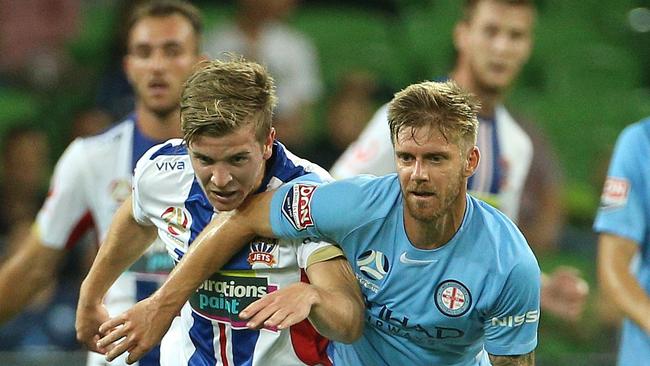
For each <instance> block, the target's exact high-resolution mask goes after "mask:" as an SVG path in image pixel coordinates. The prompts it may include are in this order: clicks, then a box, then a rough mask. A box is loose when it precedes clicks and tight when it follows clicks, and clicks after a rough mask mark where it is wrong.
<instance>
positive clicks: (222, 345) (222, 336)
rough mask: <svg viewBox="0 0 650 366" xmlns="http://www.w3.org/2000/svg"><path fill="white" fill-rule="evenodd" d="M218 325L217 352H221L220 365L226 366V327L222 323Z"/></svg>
mask: <svg viewBox="0 0 650 366" xmlns="http://www.w3.org/2000/svg"><path fill="white" fill-rule="evenodd" d="M218 324H219V351H220V352H221V363H222V364H223V366H228V351H227V347H226V346H227V344H226V342H228V339H227V338H226V325H225V324H223V323H218Z"/></svg>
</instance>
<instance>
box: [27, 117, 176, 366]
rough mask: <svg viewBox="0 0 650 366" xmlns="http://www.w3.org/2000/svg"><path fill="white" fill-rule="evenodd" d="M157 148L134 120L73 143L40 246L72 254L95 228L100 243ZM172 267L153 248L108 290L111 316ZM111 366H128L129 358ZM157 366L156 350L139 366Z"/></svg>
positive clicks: (60, 167) (95, 360)
mask: <svg viewBox="0 0 650 366" xmlns="http://www.w3.org/2000/svg"><path fill="white" fill-rule="evenodd" d="M158 143H160V141H155V140H152V139H150V138H148V137H147V136H145V135H143V134H142V132H141V131H140V130H139V128H138V123H137V117H136V115H135V114H132V115H130V116H129V117H128V118H126V119H125V120H124V121H122V122H121V123H119V124H117V125H115V126H113V127H111V128H110V129H108V130H106V131H105V132H103V133H101V134H99V135H97V136H92V137H84V138H77V139H75V140H74V141H73V142H72V143H71V144H70V145H69V146H68V147H67V148H66V150H65V152H64V153H63V155H62V156H61V158H60V159H59V161H58V162H57V164H56V168H55V170H54V174H53V175H52V179H51V183H50V188H49V193H48V196H47V199H46V200H45V203H44V205H43V207H42V208H41V210H40V211H39V213H38V216H37V217H36V225H35V230H37V233H38V236H39V238H40V240H41V242H42V243H43V244H44V245H46V246H47V247H50V248H54V249H58V250H65V249H69V248H71V247H73V246H74V245H76V244H78V243H79V239H80V238H81V237H82V236H83V235H84V234H85V233H87V231H88V230H89V229H92V228H94V229H95V230H96V233H97V239H98V242H99V243H101V242H102V241H103V240H104V239H105V238H106V233H107V232H108V228H109V227H110V223H111V221H112V220H113V215H114V214H115V212H116V211H117V209H118V208H119V207H120V205H121V204H122V202H124V200H125V199H126V198H127V197H128V196H129V194H130V193H131V178H132V174H133V168H134V167H135V162H136V161H137V160H138V159H139V158H140V156H142V154H143V153H144V152H145V151H147V150H148V149H149V148H151V147H152V146H154V145H155V144H158ZM172 266H173V262H172V261H171V260H169V258H168V257H167V255H166V253H165V248H164V245H162V243H160V242H156V243H154V244H153V245H151V247H150V249H149V250H148V251H147V253H146V254H145V255H144V256H143V257H142V258H141V259H140V260H139V261H138V262H136V263H135V264H134V265H133V266H132V267H131V268H130V270H128V271H126V272H125V273H123V274H122V275H120V277H119V278H118V279H117V280H116V282H115V283H114V284H113V286H111V288H110V289H109V291H108V293H107V294H106V297H105V298H104V303H105V305H106V308H107V310H108V312H109V314H110V315H111V316H117V315H119V314H120V313H122V312H124V311H126V310H127V309H129V308H130V307H131V306H133V304H135V303H136V301H138V300H141V299H144V298H146V297H148V296H149V295H150V294H151V293H152V292H153V291H154V290H155V289H156V288H157V287H158V285H159V284H160V283H162V282H164V280H165V278H166V276H167V273H169V271H170V270H171V268H172ZM87 364H88V366H102V365H107V362H106V358H105V357H104V355H100V354H98V353H93V352H90V353H89V354H88V362H87ZM108 364H109V365H113V366H125V365H126V356H122V357H119V358H118V359H116V360H113V361H112V362H110V363H108ZM158 364H159V362H158V347H155V348H154V349H153V350H152V351H151V352H149V353H148V354H146V355H145V356H144V357H143V358H142V359H140V361H139V365H140V366H157V365H158Z"/></svg>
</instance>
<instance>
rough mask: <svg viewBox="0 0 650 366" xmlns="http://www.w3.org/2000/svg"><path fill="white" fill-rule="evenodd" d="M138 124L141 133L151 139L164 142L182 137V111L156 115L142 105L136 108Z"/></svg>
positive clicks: (176, 110) (177, 110)
mask: <svg viewBox="0 0 650 366" xmlns="http://www.w3.org/2000/svg"><path fill="white" fill-rule="evenodd" d="M135 111H136V115H137V121H138V122H137V123H138V128H139V129H140V132H141V133H142V134H143V135H145V136H147V137H148V138H150V139H153V140H158V141H164V140H169V139H172V138H177V137H182V136H183V133H182V132H181V116H180V109H175V110H173V111H171V112H169V113H166V114H164V115H160V114H157V113H154V112H153V111H151V110H150V109H148V108H145V107H144V106H143V105H142V103H140V104H138V105H137V106H136V109H135Z"/></svg>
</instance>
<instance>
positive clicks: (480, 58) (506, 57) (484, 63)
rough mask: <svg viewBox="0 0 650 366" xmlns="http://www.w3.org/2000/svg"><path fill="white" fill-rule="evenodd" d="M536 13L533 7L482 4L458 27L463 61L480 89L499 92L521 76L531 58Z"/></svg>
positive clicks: (458, 38)
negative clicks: (521, 71)
mask: <svg viewBox="0 0 650 366" xmlns="http://www.w3.org/2000/svg"><path fill="white" fill-rule="evenodd" d="M534 12H535V11H534V9H533V8H531V7H530V6H525V5H509V4H505V3H500V2H497V1H482V2H480V3H478V4H477V5H476V9H475V12H474V14H473V16H472V18H471V19H469V20H468V21H467V22H463V23H461V24H460V25H459V26H458V29H457V34H456V36H457V42H456V45H457V47H458V52H459V60H463V61H462V62H461V65H462V67H468V68H469V70H468V71H469V74H470V75H471V76H472V77H473V79H474V83H475V84H476V85H477V86H478V87H480V88H484V89H486V90H490V91H496V92H499V91H502V90H503V89H505V88H507V87H508V86H509V85H510V84H511V83H512V82H513V80H514V79H515V78H516V77H517V75H518V74H519V72H520V70H521V68H522V67H523V65H524V64H525V63H526V61H528V57H529V56H530V52H531V48H532V31H533V24H534V21H535V14H534Z"/></svg>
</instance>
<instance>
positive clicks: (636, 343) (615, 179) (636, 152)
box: [594, 118, 650, 366]
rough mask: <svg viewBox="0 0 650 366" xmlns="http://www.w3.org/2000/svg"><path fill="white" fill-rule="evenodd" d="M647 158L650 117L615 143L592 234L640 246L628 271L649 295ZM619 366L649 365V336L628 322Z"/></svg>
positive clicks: (649, 186) (649, 180)
mask: <svg viewBox="0 0 650 366" xmlns="http://www.w3.org/2000/svg"><path fill="white" fill-rule="evenodd" d="M648 156H650V118H646V119H645V120H643V121H641V122H639V123H635V124H633V125H630V126H628V127H627V128H626V129H625V130H624V131H623V132H622V133H621V135H620V136H619V138H618V141H617V142H616V147H615V149H614V153H613V155H612V160H611V163H610V166H609V171H608V173H607V180H606V182H605V187H604V188H603V193H602V196H601V203H600V208H599V210H598V214H597V216H596V220H595V222H594V231H596V232H599V233H610V234H614V235H618V236H622V237H625V238H628V239H631V240H633V241H634V242H636V243H637V244H639V247H640V248H639V249H640V251H639V255H638V256H637V257H636V258H635V259H634V266H633V267H634V268H632V269H631V270H632V271H633V273H634V274H635V276H636V279H637V280H638V281H639V284H640V285H641V287H642V288H643V289H644V290H645V292H646V293H647V294H650V236H649V235H648V224H649V223H650V170H649V169H648V168H647V165H648V164H647V162H646V159H647V157H648ZM622 295H624V294H622ZM640 360H645V361H640ZM639 362H644V363H639ZM618 364H619V365H646V366H648V365H650V336H648V334H647V333H645V332H644V331H643V330H642V329H640V328H639V327H638V326H637V325H636V324H635V323H634V322H632V321H630V320H629V319H626V320H625V321H624V323H623V330H622V337H621V346H620V351H619V356H618Z"/></svg>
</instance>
